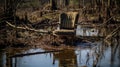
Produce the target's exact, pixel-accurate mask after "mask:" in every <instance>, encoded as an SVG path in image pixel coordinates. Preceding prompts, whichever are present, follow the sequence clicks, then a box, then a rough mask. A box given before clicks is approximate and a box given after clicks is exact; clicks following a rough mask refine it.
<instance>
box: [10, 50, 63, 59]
mask: <svg viewBox="0 0 120 67" xmlns="http://www.w3.org/2000/svg"><path fill="white" fill-rule="evenodd" d="M60 51H63V50H55V51H44V52H35V53H27V54H16V55H14V56H11V57H10V58H14V57H23V56H30V55H35V54H44V53H53V52H60Z"/></svg>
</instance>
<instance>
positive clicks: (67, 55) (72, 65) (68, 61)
mask: <svg viewBox="0 0 120 67" xmlns="http://www.w3.org/2000/svg"><path fill="white" fill-rule="evenodd" d="M76 58H77V57H76V55H75V53H74V50H66V51H63V52H60V53H56V54H55V53H54V59H56V60H58V61H59V67H77V60H76Z"/></svg>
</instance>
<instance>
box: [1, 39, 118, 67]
mask: <svg viewBox="0 0 120 67" xmlns="http://www.w3.org/2000/svg"><path fill="white" fill-rule="evenodd" d="M119 42H120V41H119V40H117V39H114V40H113V43H112V44H111V45H113V46H108V45H107V44H105V43H104V42H103V41H102V40H100V41H95V42H88V43H87V42H86V43H85V42H83V43H82V42H80V43H77V45H76V47H75V48H74V49H66V50H64V51H61V52H55V53H45V54H35V55H29V56H23V57H15V58H12V62H11V61H10V59H9V56H12V55H14V54H26V53H34V52H43V51H45V50H44V49H41V48H7V49H4V50H0V67H10V66H11V65H12V67H82V66H86V67H93V66H96V67H120V64H119V62H120V44H119ZM86 44H90V45H86ZM91 45H92V46H91ZM21 49H22V50H21ZM11 63H12V64H11Z"/></svg>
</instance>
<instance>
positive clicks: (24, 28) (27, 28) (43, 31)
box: [6, 21, 49, 33]
mask: <svg viewBox="0 0 120 67" xmlns="http://www.w3.org/2000/svg"><path fill="white" fill-rule="evenodd" d="M6 23H7V24H8V25H9V26H11V27H13V28H17V29H22V30H29V31H34V32H39V33H49V31H45V30H36V29H32V28H29V27H28V26H25V27H18V26H17V27H16V26H15V25H13V24H11V23H9V22H7V21H6Z"/></svg>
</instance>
